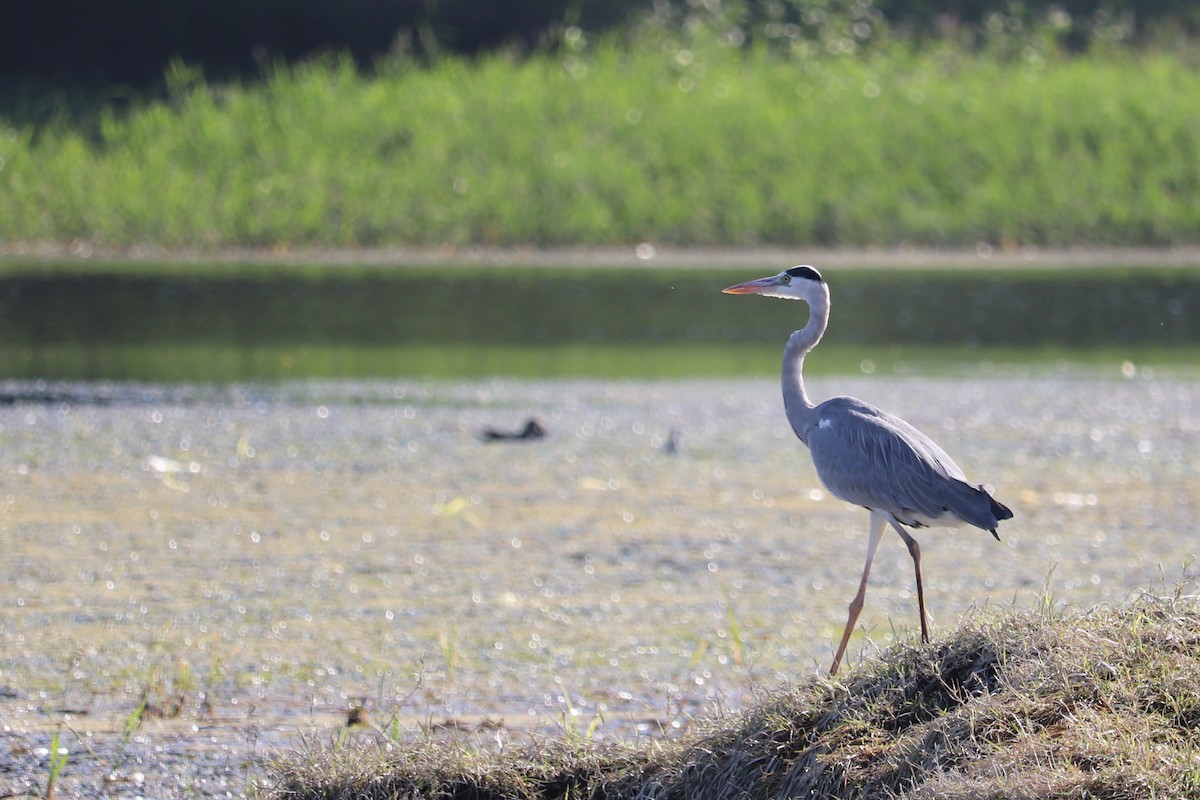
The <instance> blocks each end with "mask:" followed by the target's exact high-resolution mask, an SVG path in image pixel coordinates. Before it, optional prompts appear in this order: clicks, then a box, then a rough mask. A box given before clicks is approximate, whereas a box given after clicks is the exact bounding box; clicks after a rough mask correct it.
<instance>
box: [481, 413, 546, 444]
mask: <svg viewBox="0 0 1200 800" xmlns="http://www.w3.org/2000/svg"><path fill="white" fill-rule="evenodd" d="M545 435H546V429H545V428H543V427H542V426H541V425H540V424H539V423H538V421H537V420H536V419H533V418H530V419H529V420H527V421H526V422H525V427H524V428H522V429H521V430H519V431H500V430H496V429H495V428H484V429H483V432H482V433H480V434H479V438H480V439H483V440H484V441H485V442H499V441H509V442H515V441H521V440H525V439H541V438H542V437H543V436H545Z"/></svg>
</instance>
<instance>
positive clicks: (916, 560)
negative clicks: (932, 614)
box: [890, 520, 929, 644]
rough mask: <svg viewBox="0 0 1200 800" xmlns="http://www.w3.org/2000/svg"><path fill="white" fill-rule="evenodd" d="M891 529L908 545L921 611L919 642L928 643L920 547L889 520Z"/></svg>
mask: <svg viewBox="0 0 1200 800" xmlns="http://www.w3.org/2000/svg"><path fill="white" fill-rule="evenodd" d="M890 521H891V523H892V527H893V528H895V529H896V533H898V534H900V538H901V539H903V540H904V543H905V544H906V545H908V554H909V555H910V556H912V560H913V567H914V568H915V569H916V571H917V607H918V608H920V609H921V641H922V642H925V643H926V644H928V643H929V626H928V625H926V624H925V587H924V586H922V585H921V545H919V544H917V540H916V539H914V538H913V537H912V536H910V535H909V533H908V531H906V530H904V527H903V526H901V525H900V524H899V523H898V522H896V520H890Z"/></svg>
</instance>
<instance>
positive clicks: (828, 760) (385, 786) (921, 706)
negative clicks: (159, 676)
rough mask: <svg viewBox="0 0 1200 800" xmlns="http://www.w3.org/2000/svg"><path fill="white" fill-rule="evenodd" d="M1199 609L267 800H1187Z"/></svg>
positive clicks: (1025, 620)
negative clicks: (650, 732)
mask: <svg viewBox="0 0 1200 800" xmlns="http://www.w3.org/2000/svg"><path fill="white" fill-rule="evenodd" d="M1198 630H1200V609H1198V608H1197V606H1196V604H1195V602H1194V599H1192V600H1180V599H1178V598H1176V599H1173V600H1172V599H1167V600H1161V599H1151V598H1147V599H1144V600H1141V601H1139V602H1135V603H1134V604H1133V605H1131V606H1128V607H1123V608H1115V609H1103V610H1098V611H1095V612H1093V613H1090V614H1086V615H1074V614H1071V615H1067V614H1062V613H1059V612H1054V611H1051V610H1049V609H1048V608H1042V609H1041V610H1039V611H1032V612H1019V613H1014V614H1011V615H1007V616H1001V617H998V618H994V619H991V620H981V621H976V622H974V623H969V624H967V625H966V626H965V627H963V628H962V629H960V630H959V631H957V632H956V633H954V634H953V635H952V636H950V637H949V638H948V639H946V640H944V641H941V642H937V643H935V644H934V645H933V646H931V647H921V648H915V647H911V646H907V645H904V646H897V647H894V648H892V649H891V650H889V651H887V652H886V653H884V655H883V656H882V657H881V658H880V659H879V660H877V661H873V662H870V663H868V664H866V665H865V666H864V667H862V668H860V669H858V670H857V671H854V672H852V673H851V674H850V675H848V676H847V677H846V678H845V679H844V681H842V680H839V681H825V680H812V681H809V682H806V683H803V684H801V685H798V686H795V687H794V688H791V689H787V690H784V691H781V692H780V693H778V694H776V695H774V696H770V697H765V698H764V699H762V700H761V701H760V703H759V704H757V705H756V706H754V707H751V708H749V709H746V710H745V711H743V712H740V713H738V714H736V715H733V716H731V717H729V718H727V719H722V720H719V721H718V722H717V723H716V724H714V725H713V726H712V727H711V728H710V729H709V730H706V731H704V732H701V733H698V734H695V735H693V736H691V737H688V738H685V739H683V740H678V741H666V742H662V741H653V742H647V743H643V744H641V745H638V746H625V747H612V746H607V747H600V746H593V745H590V744H588V743H587V742H585V741H581V740H580V739H579V738H574V739H572V738H567V739H566V740H564V741H562V742H545V741H542V742H537V743H535V744H534V745H532V746H530V747H528V748H521V747H514V748H512V749H507V750H502V751H500V752H499V753H498V754H497V753H495V752H488V753H480V752H478V751H476V750H471V749H468V748H462V747H447V746H446V745H445V743H444V742H437V741H434V740H432V739H430V740H428V741H424V742H420V743H417V744H413V745H397V744H396V743H394V742H390V741H388V740H387V739H386V737H384V739H383V740H382V741H385V742H387V743H386V744H385V745H382V746H379V747H370V748H367V749H365V750H364V749H361V748H357V747H340V748H335V749H332V750H323V751H317V752H311V753H308V754H305V755H303V756H300V757H296V758H294V759H293V760H291V761H288V762H285V763H283V764H281V765H279V766H278V767H277V769H278V778H279V781H278V785H277V786H276V788H275V790H274V792H273V793H272V796H274V797H276V798H324V799H326V800H333V798H350V797H354V798H394V797H437V798H471V799H472V800H484V799H485V798H486V799H488V800H518V798H520V799H521V800H533V799H534V798H537V799H541V798H544V799H545V800H558V798H576V797H603V798H609V799H610V800H612V799H613V798H624V797H641V798H650V797H652V798H701V797H703V798H721V797H743V798H771V797H895V796H904V797H910V798H916V797H930V798H933V797H936V798H943V799H944V798H959V797H962V798H968V797H1037V798H1066V797H1091V798H1133V797H1192V796H1195V794H1196V792H1198V791H1200V767H1198V765H1197V753H1198V752H1200V733H1198V731H1200V692H1198V691H1197V686H1198V683H1197V681H1198V679H1200V657H1198V654H1200V637H1198V635H1197V631H1198Z"/></svg>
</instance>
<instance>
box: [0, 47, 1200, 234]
mask: <svg viewBox="0 0 1200 800" xmlns="http://www.w3.org/2000/svg"><path fill="white" fill-rule="evenodd" d="M171 83H172V85H173V87H174V88H173V90H172V93H171V97H170V98H169V99H168V100H167V101H164V102H159V103H154V104H150V105H146V106H143V107H140V108H137V109H135V110H134V111H132V112H129V113H122V114H116V113H107V114H105V115H103V119H102V121H100V122H99V123H97V124H96V125H94V126H92V125H89V126H82V127H80V126H74V127H73V126H71V125H58V126H53V127H50V128H40V129H36V130H35V129H33V128H31V127H27V126H17V127H13V126H12V125H3V124H0V240H6V241H8V242H12V241H59V242H61V241H70V240H75V239H79V240H84V241H86V242H90V243H96V244H101V245H113V246H125V245H134V244H138V243H150V244H160V245H166V246H189V247H200V248H210V247H211V248H215V247H223V246H251V247H289V246H332V247H359V246H387V245H398V244H410V245H413V244H416V245H442V244H451V245H468V244H498V245H522V244H530V245H540V246H550V245H567V244H585V245H602V244H628V243H632V242H639V241H652V242H655V243H658V244H679V245H718V244H721V245H732V246H748V245H783V246H790V245H810V246H811V245H825V246H847V245H898V244H912V245H926V246H944V245H968V246H974V245H975V244H976V243H977V242H988V243H991V244H994V245H999V246H1007V245H1011V244H1026V243H1028V244H1040V245H1067V244H1080V243H1085V244H1092V245H1099V244H1107V245H1112V244H1124V245H1172V244H1181V243H1195V242H1196V241H1197V240H1198V237H1200V233H1198V232H1200V205H1197V204H1196V203H1195V202H1194V198H1195V197H1196V196H1197V194H1198V193H1200V127H1198V126H1197V125H1196V124H1195V113H1194V107H1193V104H1190V103H1188V102H1184V98H1189V97H1197V96H1200V72H1198V71H1197V70H1196V69H1194V68H1193V67H1191V66H1188V65H1187V63H1186V59H1184V58H1183V57H1181V56H1178V55H1171V54H1153V53H1137V54H1135V53H1133V52H1129V51H1117V52H1108V53H1099V54H1094V55H1088V56H1081V57H1076V58H1067V57H1054V56H1042V55H1039V54H1037V53H1029V54H1027V56H1024V57H1023V56H1003V55H989V54H986V53H984V54H980V53H976V52H972V51H968V50H965V49H963V48H960V47H957V46H954V45H949V44H943V45H935V46H931V47H929V48H926V49H923V50H921V51H919V52H913V51H912V50H911V49H910V48H908V47H906V46H902V45H894V46H888V47H879V48H876V49H874V50H872V51H870V52H869V53H866V54H861V55H855V56H831V55H829V54H828V53H822V54H814V53H812V52H808V53H802V54H799V55H792V56H790V57H784V56H782V55H780V54H778V53H771V52H768V51H766V50H752V51H749V52H746V51H744V50H741V49H735V48H727V47H722V46H720V45H718V44H712V43H710V44H697V43H694V42H693V43H689V44H688V45H687V46H684V45H673V46H658V47H649V46H634V45H629V44H617V43H615V42H610V43H600V44H596V45H584V44H582V43H580V44H579V45H578V47H576V49H575V50H574V51H570V52H568V53H567V54H565V55H554V56H550V55H542V56H535V57H532V58H529V59H520V60H518V59H512V58H507V57H504V56H489V57H486V58H482V59H480V60H478V61H474V62H467V61H464V60H457V59H446V60H442V61H440V62H438V63H437V64H436V65H435V66H433V67H432V68H429V69H418V68H415V67H413V66H411V65H409V64H405V63H395V64H391V65H389V66H382V67H380V68H379V69H378V70H377V71H375V72H373V73H371V74H370V75H368V74H365V73H363V72H361V71H359V70H357V69H356V68H355V67H353V66H352V65H351V64H349V63H348V62H346V61H341V60H337V59H328V60H325V61H319V62H314V63H309V64H306V65H302V66H299V67H295V68H287V69H280V70H278V71H276V72H275V73H273V74H272V75H271V76H270V77H269V78H268V79H266V80H265V81H263V82H262V83H259V84H255V85H248V86H241V85H228V86H211V85H207V84H206V83H205V82H204V81H203V80H202V79H201V78H200V77H199V76H198V75H196V74H194V73H193V72H190V71H189V70H188V69H186V68H183V67H180V68H178V69H176V70H175V72H174V73H173V75H172V78H171Z"/></svg>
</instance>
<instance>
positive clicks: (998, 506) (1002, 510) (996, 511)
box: [980, 488, 1013, 542]
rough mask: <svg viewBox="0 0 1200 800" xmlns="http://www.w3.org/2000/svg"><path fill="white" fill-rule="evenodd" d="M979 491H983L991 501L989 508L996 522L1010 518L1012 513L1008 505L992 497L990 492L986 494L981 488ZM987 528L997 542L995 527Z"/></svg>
mask: <svg viewBox="0 0 1200 800" xmlns="http://www.w3.org/2000/svg"><path fill="white" fill-rule="evenodd" d="M980 491H981V492H983V493H984V495H986V496H987V499H988V502H989V503H991V509H990V510H991V512H992V516H993V517H995V518H996V521H997V522H999V521H1000V520H1002V519H1012V517H1013V513H1012V510H1011V509H1010V508H1009V507H1008V506H1006V505H1004V503H1001V502H1000V501H999V500H997V499H996V498H994V497H992V496H991V495H990V494H988V493H987V492H986V491H984V490H983V489H982V488H981V489H980ZM988 530H989V531H991V533H992V536H995V537H996V541H997V542H998V541H1000V534H998V533H996V529H995V528H989V529H988Z"/></svg>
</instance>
